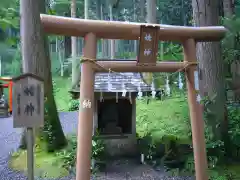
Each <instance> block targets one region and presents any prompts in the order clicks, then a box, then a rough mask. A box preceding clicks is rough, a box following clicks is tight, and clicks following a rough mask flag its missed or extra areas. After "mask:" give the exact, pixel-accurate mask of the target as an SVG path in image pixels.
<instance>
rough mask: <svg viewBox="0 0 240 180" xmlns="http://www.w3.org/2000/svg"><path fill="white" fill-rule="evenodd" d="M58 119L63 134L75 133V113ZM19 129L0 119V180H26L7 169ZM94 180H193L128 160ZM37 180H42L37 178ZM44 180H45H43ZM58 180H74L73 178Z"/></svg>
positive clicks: (113, 165)
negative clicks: (169, 174) (170, 175)
mask: <svg viewBox="0 0 240 180" xmlns="http://www.w3.org/2000/svg"><path fill="white" fill-rule="evenodd" d="M59 117H60V120H61V123H62V126H63V130H64V132H65V134H68V133H74V132H76V127H77V113H76V112H62V113H59ZM21 132H22V130H21V129H13V122H12V118H0V147H1V149H0V180H27V178H26V176H24V175H23V174H22V173H20V172H16V171H12V170H11V169H9V168H8V160H9V153H10V152H12V151H14V150H16V149H17V147H18V145H19V142H20V138H21V136H20V135H21ZM91 179H94V180H124V179H126V180H193V178H187V177H169V176H167V175H166V173H165V172H164V171H155V170H153V169H152V168H151V167H149V166H146V165H140V164H136V163H134V162H131V161H128V160H120V161H115V162H112V163H111V164H108V166H107V168H106V172H101V173H98V174H97V175H96V176H95V177H92V178H91ZM37 180H43V179H40V178H37ZM44 180H46V179H44ZM58 180H75V178H74V176H69V177H64V178H60V179H58Z"/></svg>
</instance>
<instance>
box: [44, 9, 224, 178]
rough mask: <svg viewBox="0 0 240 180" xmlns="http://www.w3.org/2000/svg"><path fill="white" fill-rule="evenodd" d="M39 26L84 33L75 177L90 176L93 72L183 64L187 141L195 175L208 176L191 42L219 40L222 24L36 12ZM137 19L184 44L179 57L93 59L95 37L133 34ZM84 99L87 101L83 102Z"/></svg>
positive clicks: (51, 30)
mask: <svg viewBox="0 0 240 180" xmlns="http://www.w3.org/2000/svg"><path fill="white" fill-rule="evenodd" d="M41 22H42V26H43V29H44V31H45V32H46V33H49V34H58V35H64V36H81V37H85V40H86V42H85V47H84V57H85V61H84V62H83V63H82V74H81V86H80V110H79V120H78V147H77V165H76V170H77V173H76V180H90V155H91V139H92V128H93V108H92V107H94V106H93V104H92V103H93V102H94V78H95V72H106V71H107V69H112V70H114V71H115V72H175V71H177V70H179V69H182V70H183V69H184V70H185V72H186V82H187V89H188V104H189V111H190V118H191V127H192V141H193V148H194V160H195V171H196V180H207V179H208V176H207V158H206V147H205V138H204V121H203V116H202V108H201V105H200V103H199V102H198V101H197V100H196V97H197V93H196V91H195V89H194V83H196V82H194V81H195V79H194V71H195V70H196V65H197V60H196V46H195V45H196V43H197V42H207V41H219V40H221V39H222V38H223V37H224V35H225V33H226V31H227V30H226V29H225V28H224V27H222V26H214V27H183V26H169V25H161V24H160V25H159V24H140V23H130V22H117V21H115V22H113V21H97V20H83V19H76V18H67V17H60V16H51V15H45V14H41ZM141 25H146V26H155V27H159V30H158V40H162V41H178V42H180V43H182V45H183V49H184V52H183V53H184V61H183V62H159V63H155V65H152V64H151V65H150V64H145V65H144V66H139V65H138V64H137V61H135V62H119V61H110V60H106V61H94V60H95V59H96V53H97V51H96V48H97V38H106V39H127V40H138V39H139V37H140V27H141ZM86 102H88V104H87V106H86Z"/></svg>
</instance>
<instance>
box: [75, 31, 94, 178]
mask: <svg viewBox="0 0 240 180" xmlns="http://www.w3.org/2000/svg"><path fill="white" fill-rule="evenodd" d="M96 48H97V38H96V35H95V34H93V33H88V34H87V35H86V36H85V47H84V56H85V57H87V58H89V59H96ZM94 79H95V72H94V70H93V68H92V63H91V62H85V63H83V64H82V72H81V84H80V92H81V93H80V107H79V118H78V132H77V141H78V143H77V164H76V180H89V179H90V175H91V149H92V128H93V107H94Z"/></svg>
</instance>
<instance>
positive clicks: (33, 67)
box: [20, 0, 66, 151]
mask: <svg viewBox="0 0 240 180" xmlns="http://www.w3.org/2000/svg"><path fill="white" fill-rule="evenodd" d="M20 7H21V42H22V57H23V71H24V72H25V73H26V72H31V73H34V74H36V75H38V76H40V77H42V78H43V79H44V93H45V98H46V100H45V104H44V108H45V118H44V128H43V129H38V130H37V134H36V135H37V143H38V145H39V146H40V147H41V148H42V149H43V150H47V151H54V150H57V149H60V148H62V147H63V146H65V145H66V139H65V136H64V133H63V130H62V127H61V123H60V120H59V117H58V112H57V107H56V103H55V100H54V96H53V86H52V75H51V61H50V56H49V48H48V41H47V37H46V36H45V35H44V33H43V30H42V27H41V22H40V12H41V13H45V1H44V0H38V1H36V0H21V1H20ZM49 112H50V113H49ZM23 136H24V135H23ZM22 140H23V143H24V140H25V138H24V137H23V138H22ZM22 145H23V144H22ZM22 147H24V145H23V146H22Z"/></svg>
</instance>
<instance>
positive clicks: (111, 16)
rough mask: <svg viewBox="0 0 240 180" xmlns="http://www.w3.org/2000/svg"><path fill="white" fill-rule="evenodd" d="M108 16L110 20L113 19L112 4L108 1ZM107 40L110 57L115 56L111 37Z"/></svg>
mask: <svg viewBox="0 0 240 180" xmlns="http://www.w3.org/2000/svg"><path fill="white" fill-rule="evenodd" d="M109 17H110V21H113V4H112V3H109ZM109 42H110V58H111V59H114V57H115V48H114V43H115V41H114V40H113V39H110V40H109Z"/></svg>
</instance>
